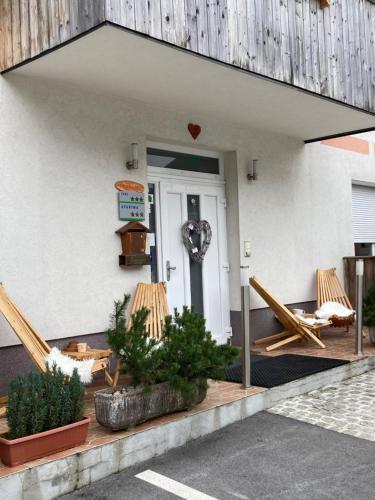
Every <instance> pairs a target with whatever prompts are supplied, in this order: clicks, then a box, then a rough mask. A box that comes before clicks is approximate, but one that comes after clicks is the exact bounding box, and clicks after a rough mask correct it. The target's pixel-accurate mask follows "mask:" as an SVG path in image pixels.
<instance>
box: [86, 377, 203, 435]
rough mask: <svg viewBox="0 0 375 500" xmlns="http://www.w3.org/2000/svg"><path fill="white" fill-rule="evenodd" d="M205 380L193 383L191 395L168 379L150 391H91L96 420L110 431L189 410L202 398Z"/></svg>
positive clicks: (125, 389)
mask: <svg viewBox="0 0 375 500" xmlns="http://www.w3.org/2000/svg"><path fill="white" fill-rule="evenodd" d="M206 394H207V389H206V381H201V382H200V383H197V385H196V391H194V393H193V394H188V395H185V394H182V393H181V391H178V390H176V389H174V388H173V387H171V386H170V384H169V383H168V382H163V383H161V384H156V385H154V386H153V387H152V391H151V392H150V393H147V394H145V393H144V392H143V390H142V388H136V389H134V388H129V387H128V388H126V387H124V388H122V387H118V388H110V389H102V390H100V391H96V392H95V394H94V400H95V413H96V419H97V421H98V422H99V423H100V424H101V425H103V426H104V427H108V428H109V429H111V430H113V431H118V430H124V429H128V428H129V427H134V426H135V425H138V424H140V423H142V422H146V421H147V420H150V419H152V418H156V417H160V416H162V415H166V414H168V413H173V412H176V411H181V410H188V409H190V408H192V407H193V406H195V405H197V404H198V403H200V402H201V401H203V400H204V398H205V397H206Z"/></svg>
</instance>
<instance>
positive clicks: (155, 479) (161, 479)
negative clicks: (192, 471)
mask: <svg viewBox="0 0 375 500" xmlns="http://www.w3.org/2000/svg"><path fill="white" fill-rule="evenodd" d="M135 477H137V478H138V479H143V481H147V482H148V483H150V484H153V485H154V486H157V487H158V488H161V489H163V490H165V491H168V492H169V493H173V494H174V495H176V496H178V497H180V498H185V500H217V499H216V498H214V497H210V496H209V495H206V494H205V493H201V492H200V491H198V490H195V489H194V488H190V487H189V486H186V485H185V484H182V483H179V482H178V481H175V480H174V479H170V478H169V477H166V476H163V475H162V474H158V473H157V472H153V471H152V470H145V471H144V472H141V473H140V474H137V475H136V476H135Z"/></svg>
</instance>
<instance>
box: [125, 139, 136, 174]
mask: <svg viewBox="0 0 375 500" xmlns="http://www.w3.org/2000/svg"><path fill="white" fill-rule="evenodd" d="M131 151H132V159H131V160H129V161H127V162H126V168H127V169H128V170H135V169H137V168H138V144H137V143H136V142H132V144H131Z"/></svg>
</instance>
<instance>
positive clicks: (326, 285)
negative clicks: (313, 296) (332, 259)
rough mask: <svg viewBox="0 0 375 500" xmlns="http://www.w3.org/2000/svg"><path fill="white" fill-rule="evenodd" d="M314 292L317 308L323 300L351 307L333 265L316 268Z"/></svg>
mask: <svg viewBox="0 0 375 500" xmlns="http://www.w3.org/2000/svg"><path fill="white" fill-rule="evenodd" d="M316 292H317V307H318V309H319V308H320V307H321V305H322V304H324V303H325V302H338V303H339V304H341V305H343V306H345V307H347V308H348V309H353V307H352V305H351V303H350V301H349V298H348V296H347V295H346V293H345V290H344V288H343V287H342V285H341V283H340V280H339V278H338V276H337V274H336V269H335V268H334V267H333V268H331V269H317V270H316Z"/></svg>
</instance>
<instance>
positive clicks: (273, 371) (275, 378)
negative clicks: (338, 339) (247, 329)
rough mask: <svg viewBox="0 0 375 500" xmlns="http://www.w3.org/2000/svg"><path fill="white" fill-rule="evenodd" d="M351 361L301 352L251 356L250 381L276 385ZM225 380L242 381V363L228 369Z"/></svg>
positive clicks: (271, 385)
mask: <svg viewBox="0 0 375 500" xmlns="http://www.w3.org/2000/svg"><path fill="white" fill-rule="evenodd" d="M347 363H349V361H346V360H342V359H332V358H315V357H313V356H302V355H300V354H283V355H281V356H257V355H252V356H251V369H250V372H251V373H250V382H251V385H256V386H258V387H266V388H267V389H270V388H271V387H276V386H277V385H282V384H287V383H288V382H292V381H293V380H297V379H299V378H303V377H307V376H308V375H313V374H314V373H319V372H323V371H325V370H329V369H331V368H335V367H336V366H341V365H345V364H347ZM224 380H226V381H227V382H239V383H241V382H242V365H241V361H240V360H236V361H235V362H234V363H233V364H232V365H231V366H229V367H228V369H227V370H226V373H225V376H224Z"/></svg>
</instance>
